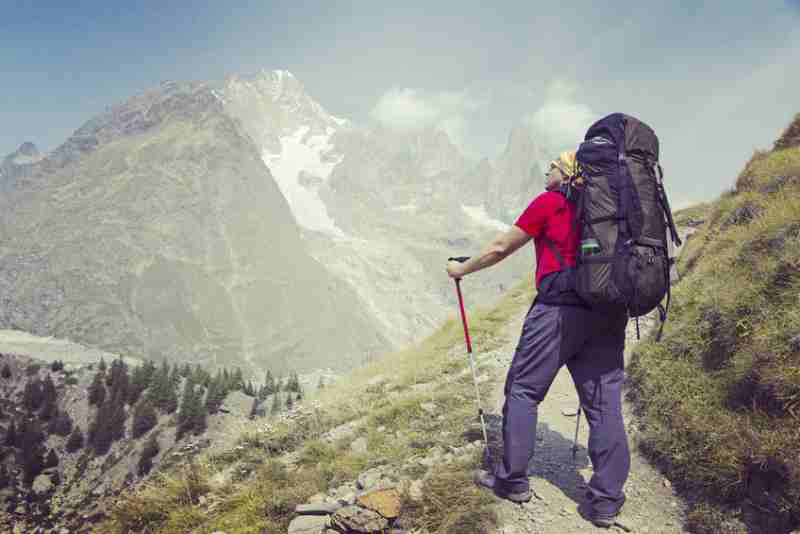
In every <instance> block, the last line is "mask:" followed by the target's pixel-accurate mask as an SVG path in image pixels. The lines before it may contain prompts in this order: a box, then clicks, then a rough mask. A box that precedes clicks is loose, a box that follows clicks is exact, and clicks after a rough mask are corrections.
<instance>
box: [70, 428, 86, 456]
mask: <svg viewBox="0 0 800 534" xmlns="http://www.w3.org/2000/svg"><path fill="white" fill-rule="evenodd" d="M82 448H83V432H81V429H80V427H78V426H76V427H75V429H74V430H73V431H72V433H71V434H70V435H69V439H67V452H69V453H73V452H75V451H78V450H80V449H82Z"/></svg>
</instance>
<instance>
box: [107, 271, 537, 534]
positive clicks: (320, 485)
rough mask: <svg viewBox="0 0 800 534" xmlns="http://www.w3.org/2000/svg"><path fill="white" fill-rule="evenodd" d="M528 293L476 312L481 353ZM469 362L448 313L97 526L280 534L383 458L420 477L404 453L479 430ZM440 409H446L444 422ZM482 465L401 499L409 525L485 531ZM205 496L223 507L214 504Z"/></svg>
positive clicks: (170, 532) (442, 470)
mask: <svg viewBox="0 0 800 534" xmlns="http://www.w3.org/2000/svg"><path fill="white" fill-rule="evenodd" d="M532 298H533V292H532V289H531V288H530V283H529V282H528V283H525V284H520V285H519V286H518V287H516V288H514V289H512V290H510V291H509V292H508V293H507V294H506V295H505V296H504V298H503V299H502V300H501V301H500V302H499V303H498V304H497V305H496V306H494V307H492V308H489V309H477V310H469V313H470V334H471V336H472V338H473V344H474V346H475V347H476V351H477V356H478V357H480V355H481V354H482V353H483V352H485V351H491V350H494V349H497V348H498V347H500V346H502V345H503V344H504V343H506V342H507V341H508V340H507V339H506V338H505V337H504V334H503V326H504V325H505V324H507V323H508V322H509V321H510V320H511V319H512V318H513V317H514V316H515V315H518V314H520V313H523V312H524V310H525V308H526V306H527V305H529V304H530V302H531V300H532ZM467 369H468V360H467V358H466V356H465V354H464V350H463V331H462V327H461V322H460V319H459V318H453V319H451V320H449V321H447V322H446V323H445V324H444V325H442V327H441V328H440V329H439V330H437V331H436V332H435V333H434V334H432V335H431V336H429V337H428V338H426V339H425V340H424V341H422V342H421V343H419V344H418V345H416V346H413V347H410V348H408V349H406V350H403V351H401V352H399V353H395V354H390V355H387V356H385V357H384V358H382V359H380V360H377V361H374V362H371V363H370V364H368V365H367V366H365V367H362V368H359V369H357V370H355V371H353V373H352V374H351V375H350V376H349V377H348V378H347V379H343V380H340V381H339V382H337V383H335V384H333V385H330V386H327V387H326V388H324V389H323V390H320V391H318V392H317V393H315V394H314V395H310V396H309V397H308V398H307V399H306V404H305V405H306V406H313V405H316V406H321V407H322V408H319V409H315V410H311V412H310V414H308V415H306V416H303V417H300V418H298V419H295V420H293V421H292V422H288V423H282V424H278V425H274V426H273V427H272V428H271V429H270V430H269V431H263V430H261V428H260V427H261V426H263V423H258V422H256V423H254V424H253V427H252V428H251V429H249V430H247V431H245V432H243V433H242V435H241V436H240V438H239V440H238V444H237V447H235V448H234V449H232V450H230V451H225V452H222V453H217V454H215V455H213V456H212V455H209V456H204V457H202V458H201V459H200V462H199V464H198V465H199V467H196V468H195V471H194V472H189V471H181V470H180V469H178V470H173V471H171V472H169V473H168V474H166V475H163V476H160V477H157V478H156V479H155V481H154V482H152V483H148V484H147V485H146V486H144V487H142V488H140V489H138V490H137V491H135V492H131V493H129V494H126V495H125V496H124V497H122V498H121V499H120V500H119V501H118V502H117V504H116V506H115V507H114V508H113V510H112V512H111V515H110V518H109V520H107V521H106V522H104V523H102V524H101V525H99V526H98V527H97V528H96V529H95V532H97V533H98V534H127V533H133V532H144V533H153V534H155V533H159V534H179V533H180V534H184V533H187V534H188V533H190V532H191V533H206V534H207V533H210V532H213V531H215V530H222V531H225V532H226V533H228V534H250V533H263V532H285V531H286V528H287V526H288V524H289V521H290V520H291V519H292V517H293V510H294V507H295V505H297V504H300V503H303V502H306V500H307V499H308V498H309V497H310V496H312V495H314V494H316V493H319V492H325V491H327V490H328V489H330V488H335V487H338V486H339V485H341V484H343V483H346V482H349V481H352V480H354V479H355V478H356V477H357V476H358V475H359V474H360V473H361V472H363V471H365V470H366V469H369V468H371V467H376V466H385V467H386V468H387V469H388V470H389V471H390V472H395V473H397V474H399V475H403V476H406V477H411V478H417V479H418V478H420V477H422V476H423V475H424V471H422V470H421V469H419V468H418V467H415V464H406V460H408V459H409V458H411V457H412V456H417V455H424V454H426V453H427V452H429V451H430V450H431V449H433V448H435V447H442V448H446V447H449V446H461V445H465V444H466V443H467V442H468V441H469V440H470V439H474V438H468V437H467V436H468V435H473V434H475V433H476V432H477V431H478V428H479V426H478V421H477V414H476V410H475V405H474V400H473V398H474V397H473V396H474V390H473V387H474V386H473V385H472V378H471V374H470V373H468V372H465V371H467ZM426 384H429V385H431V386H433V387H425V385H426ZM417 385H419V386H422V387H420V388H415V387H414V386H417ZM492 387H494V384H491V383H488V382H486V383H483V384H481V388H482V390H483V391H482V394H483V395H486V396H488V394H489V393H490V388H492ZM425 403H434V404H435V405H436V408H437V410H436V414H435V416H432V415H431V414H429V413H428V412H427V411H425V409H423V404H425ZM440 413H441V414H446V417H444V418H443V419H440V418H439V417H438V414H440ZM353 422H356V423H358V424H357V425H355V429H354V433H353V435H351V436H347V437H342V438H340V439H337V440H336V441H334V442H333V443H330V442H328V441H325V440H322V439H321V437H322V436H323V434H324V433H325V432H326V431H328V430H330V429H333V428H335V427H338V426H340V425H343V424H347V423H353ZM361 436H363V437H364V438H365V439H366V440H367V449H368V452H367V453H358V452H354V451H352V450H351V448H350V444H351V442H352V440H353V439H355V438H357V437H361ZM286 453H294V454H295V455H296V458H297V461H296V466H295V468H294V469H287V468H286V467H285V466H283V464H282V463H281V462H280V461H279V460H278V458H279V457H280V456H281V455H283V454H286ZM478 461H479V459H478V458H472V459H470V460H469V461H468V462H466V463H460V464H459V463H454V464H450V465H447V466H441V467H439V468H436V469H435V470H434V471H433V472H431V473H429V476H428V477H427V478H426V479H425V483H424V489H425V495H424V497H423V499H422V501H419V502H416V501H412V500H410V499H409V498H408V497H407V496H406V497H405V500H404V512H403V521H404V523H403V524H404V526H405V528H420V527H425V528H427V529H428V531H429V532H431V533H438V534H444V533H452V534H456V533H463V532H474V533H481V532H488V529H489V528H490V527H491V525H493V524H494V523H495V518H494V514H493V512H492V508H491V505H492V502H493V501H492V499H491V497H489V496H487V495H485V492H480V491H478V489H477V488H476V487H475V486H474V484H472V482H471V480H470V473H471V471H472V470H473V469H474V468H475V467H477V462H478ZM409 465H411V467H409ZM225 470H232V473H234V474H236V476H233V478H232V481H231V482H228V483H225V484H218V483H215V482H213V480H214V477H215V475H217V474H219V473H222V472H224V471H225ZM193 473H195V474H193ZM197 473H199V474H200V475H199V477H200V478H199V479H198V478H197V475H196V474H197ZM237 473H241V474H237ZM190 475H191V476H194V477H195V479H193V480H194V482H193V483H191V484H189V485H190V486H192V487H194V486H196V487H198V488H201V489H200V490H198V491H199V492H200V494H201V495H202V496H203V497H204V503H202V504H201V503H200V499H199V496H198V495H190V494H187V492H185V491H183V490H182V489H180V488H181V485H182V484H184V485H186V483H184V482H182V481H184V479H186V477H187V476H190ZM189 493H191V492H189ZM209 502H217V503H219V504H218V505H217V506H215V507H214V508H213V509H212V510H209V506H208V503H209Z"/></svg>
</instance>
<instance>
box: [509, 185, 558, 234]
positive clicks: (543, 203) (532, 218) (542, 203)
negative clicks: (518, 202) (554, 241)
mask: <svg viewBox="0 0 800 534" xmlns="http://www.w3.org/2000/svg"><path fill="white" fill-rule="evenodd" d="M550 200H551V199H550V194H549V193H543V194H541V195H539V196H538V197H536V198H535V199H533V201H532V202H531V203H530V204H529V205H528V207H527V208H525V211H523V212H522V215H520V216H519V218H518V219H517V221H516V222H515V223H514V226H517V227H519V228H520V229H522V231H523V232H525V233H526V234H528V235H529V236H531V237H534V238H536V237H540V236H541V235H542V232H543V231H544V229H545V227H546V225H547V219H548V217H549V216H550V215H551V213H552V211H553V206H552V204H553V203H552V202H551V201H550Z"/></svg>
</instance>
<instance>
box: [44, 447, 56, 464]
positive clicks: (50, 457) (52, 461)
mask: <svg viewBox="0 0 800 534" xmlns="http://www.w3.org/2000/svg"><path fill="white" fill-rule="evenodd" d="M57 465H58V455H57V454H56V451H54V450H53V449H50V452H49V453H48V454H47V458H46V459H45V461H44V468H45V469H50V468H51V467H56V466H57Z"/></svg>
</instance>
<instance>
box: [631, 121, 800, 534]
mask: <svg viewBox="0 0 800 534" xmlns="http://www.w3.org/2000/svg"><path fill="white" fill-rule="evenodd" d="M798 130H800V115H798V117H797V118H796V119H795V121H794V123H793V125H792V126H791V127H790V128H789V129H787V135H788V134H789V133H791V132H793V131H794V132H797V131H798ZM784 137H786V135H784ZM776 146H777V147H781V148H776V149H775V150H773V151H770V152H764V153H757V154H755V155H754V156H753V159H752V160H751V161H750V162H749V163H748V165H747V166H746V168H745V169H744V170H743V171H742V173H741V175H740V176H739V179H738V181H737V185H736V189H735V191H732V192H730V193H727V194H724V195H723V196H722V197H721V198H720V199H719V200H718V201H716V202H714V203H712V204H710V205H705V206H700V207H697V208H692V212H691V213H682V214H678V217H677V218H678V219H681V218H689V219H694V220H697V219H705V223H704V224H703V225H702V226H701V227H700V228H699V231H698V232H697V233H696V234H695V235H694V236H692V237H691V239H690V240H689V242H688V244H687V247H686V248H687V250H686V251H685V253H684V255H683V257H682V258H681V262H680V264H679V271H680V272H681V273H684V275H685V278H684V279H683V280H682V282H681V283H680V284H679V285H678V286H677V287H676V289H675V291H674V293H673V303H674V304H673V307H672V309H671V311H670V319H669V321H668V323H667V326H666V328H665V334H664V338H663V340H662V342H661V343H654V342H647V343H643V344H642V345H641V346H640V347H639V348H638V350H637V351H636V354H635V355H634V358H633V361H632V366H631V369H630V375H631V378H632V382H633V386H634V387H633V391H632V396H633V397H634V399H635V400H636V401H637V405H638V409H639V411H640V412H641V414H642V415H643V416H644V425H645V428H646V435H647V440H646V442H645V445H644V446H645V448H646V449H647V451H648V452H649V453H650V454H651V455H652V456H654V457H655V458H656V459H658V460H659V461H660V462H661V463H662V464H663V466H664V467H665V468H666V470H667V471H668V473H669V475H670V478H671V479H673V480H679V481H681V486H682V487H683V489H684V490H686V491H687V492H688V493H689V494H691V495H694V496H695V497H696V498H697V499H698V505H697V506H696V508H695V509H694V511H693V512H691V513H690V517H689V523H690V526H691V527H692V528H693V529H694V530H695V531H697V532H708V533H712V532H732V530H726V528H728V527H725V526H724V525H725V523H726V519H725V518H726V517H730V516H732V515H736V516H738V517H739V519H740V520H742V521H743V522H744V523H746V524H747V525H748V527H749V529H750V531H751V532H769V533H776V534H778V533H782V532H788V529H789V527H790V525H795V524H796V523H797V522H798V521H799V520H800V421H799V420H798V419H800V348H799V347H797V346H796V345H794V344H793V343H792V342H791V339H792V338H793V337H794V336H798V335H800V300H798V295H800V274H799V273H800V146H791V144H790V143H780V142H779V143H776ZM792 177H793V178H792ZM731 528H732V527H731Z"/></svg>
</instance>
